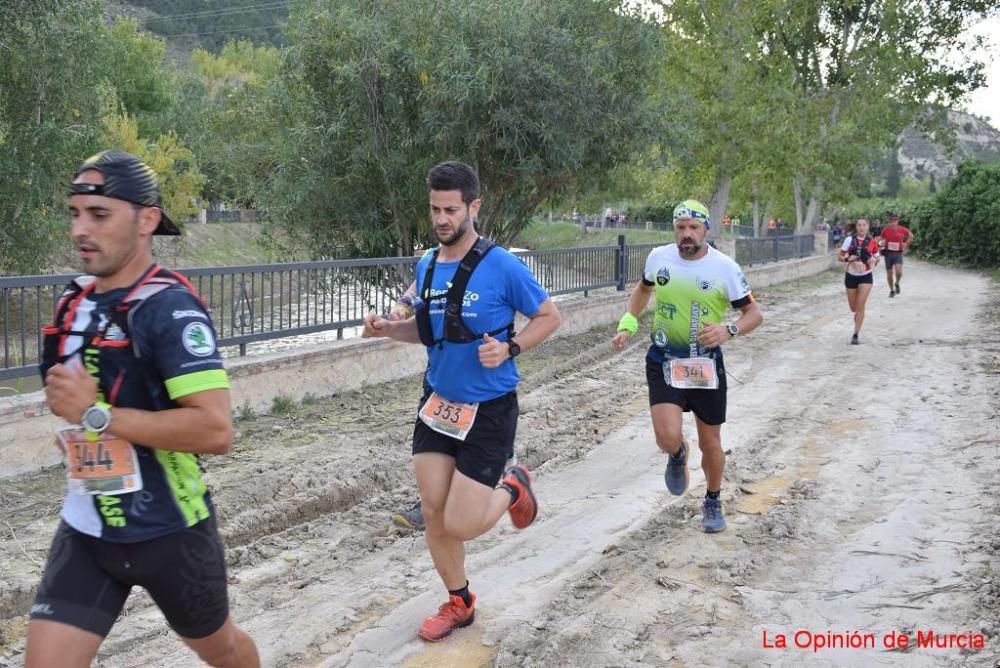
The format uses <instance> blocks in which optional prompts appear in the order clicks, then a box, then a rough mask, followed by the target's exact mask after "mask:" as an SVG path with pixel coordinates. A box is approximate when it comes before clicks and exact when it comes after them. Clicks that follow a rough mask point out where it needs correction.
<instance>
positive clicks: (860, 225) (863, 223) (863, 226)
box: [854, 218, 868, 237]
mask: <svg viewBox="0 0 1000 668" xmlns="http://www.w3.org/2000/svg"><path fill="white" fill-rule="evenodd" d="M854 231H855V232H856V233H857V235H858V236H859V237H863V236H865V235H866V234H868V221H867V220H865V219H864V218H862V219H861V220H859V221H858V222H857V224H856V225H855V226H854Z"/></svg>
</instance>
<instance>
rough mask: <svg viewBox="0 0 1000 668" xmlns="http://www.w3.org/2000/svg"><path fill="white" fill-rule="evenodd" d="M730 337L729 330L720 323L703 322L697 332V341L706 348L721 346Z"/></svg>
mask: <svg viewBox="0 0 1000 668" xmlns="http://www.w3.org/2000/svg"><path fill="white" fill-rule="evenodd" d="M730 338H731V337H730V336H729V330H728V329H726V328H725V327H723V326H722V325H712V324H705V325H702V326H701V331H700V332H698V343H700V344H701V345H703V346H705V347H706V348H715V347H717V346H721V345H722V344H723V343H725V342H726V341H728V340H729V339H730Z"/></svg>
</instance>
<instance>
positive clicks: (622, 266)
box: [615, 234, 628, 292]
mask: <svg viewBox="0 0 1000 668" xmlns="http://www.w3.org/2000/svg"><path fill="white" fill-rule="evenodd" d="M627 268H628V249H627V248H626V247H625V235H624V234H619V235H618V251H617V252H616V253H615V282H616V283H617V284H618V285H617V290H618V292H625V275H626V273H627V271H626V269H627Z"/></svg>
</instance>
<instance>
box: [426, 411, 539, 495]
mask: <svg viewBox="0 0 1000 668" xmlns="http://www.w3.org/2000/svg"><path fill="white" fill-rule="evenodd" d="M429 396H430V393H428V394H425V395H424V397H423V398H422V399H421V400H420V406H423V405H424V402H425V401H427V398H428V397H429ZM418 409H419V406H418ZM519 414H520V409H519V408H518V405H517V392H510V393H508V394H505V395H503V396H502V397H497V398H496V399H491V400H489V401H483V402H481V403H480V404H479V412H478V413H477V414H476V421H475V422H473V423H472V429H471V430H470V431H469V435H468V436H466V437H465V440H464V441H460V440H458V439H457V438H452V437H451V436H447V435H445V434H441V433H439V432H436V431H434V430H433V429H431V428H430V427H428V426H427V425H426V424H424V423H423V421H422V420H421V419H420V418H419V417H418V418H417V424H416V426H415V427H414V428H413V454H415V455H417V454H420V453H421V452H440V453H442V454H445V455H450V456H452V457H454V458H455V468H456V469H458V471H459V472H460V473H462V474H463V475H465V476H467V477H469V478H472V479H473V480H475V481H476V482H479V483H482V484H484V485H486V486H487V487H496V484H497V482H499V481H500V477H501V476H502V475H503V470H504V466H505V465H506V463H507V458H508V457H509V456H510V453H512V452H514V437H515V436H516V435H517V417H518V415H519Z"/></svg>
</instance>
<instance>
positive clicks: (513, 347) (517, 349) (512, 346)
mask: <svg viewBox="0 0 1000 668" xmlns="http://www.w3.org/2000/svg"><path fill="white" fill-rule="evenodd" d="M507 349H508V350H509V351H510V356H511V357H517V356H518V355H520V354H521V346H519V345H517V344H516V343H514V342H513V341H508V342H507Z"/></svg>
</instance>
